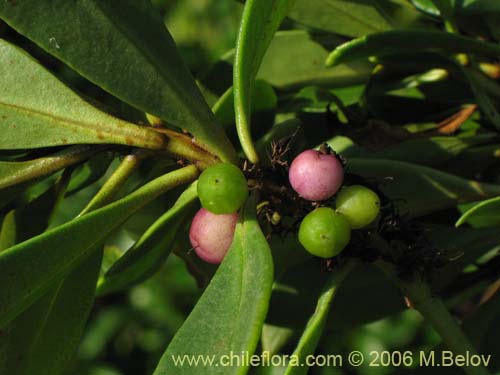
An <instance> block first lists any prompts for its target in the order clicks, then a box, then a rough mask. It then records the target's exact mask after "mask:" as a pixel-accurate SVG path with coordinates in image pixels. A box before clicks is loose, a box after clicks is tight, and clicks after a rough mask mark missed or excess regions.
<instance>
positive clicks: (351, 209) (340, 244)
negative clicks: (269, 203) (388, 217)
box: [189, 150, 380, 264]
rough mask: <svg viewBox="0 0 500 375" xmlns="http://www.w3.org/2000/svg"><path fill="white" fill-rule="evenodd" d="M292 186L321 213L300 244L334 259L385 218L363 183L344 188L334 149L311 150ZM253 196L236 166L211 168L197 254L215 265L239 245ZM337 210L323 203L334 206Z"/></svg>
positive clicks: (306, 223) (306, 220)
mask: <svg viewBox="0 0 500 375" xmlns="http://www.w3.org/2000/svg"><path fill="white" fill-rule="evenodd" d="M288 179H289V182H290V185H291V188H292V189H293V190H294V191H295V192H296V193H297V194H298V195H299V197H300V198H301V199H303V200H305V201H312V202H316V203H315V204H314V206H316V208H315V209H313V210H312V211H310V212H308V213H307V214H306V215H305V216H304V217H303V219H302V221H301V223H300V227H299V231H298V239H299V242H300V243H301V244H302V246H304V248H305V249H306V250H307V251H308V252H309V253H311V254H313V255H315V256H318V257H321V258H331V257H334V256H335V255H337V254H338V253H340V252H341V251H342V250H343V249H344V248H345V247H346V245H347V244H348V243H349V241H350V239H351V230H352V229H360V228H364V227H366V226H368V225H370V224H371V223H372V222H373V221H374V220H375V218H376V217H377V216H378V214H379V210H380V199H379V197H378V196H377V194H376V193H375V192H373V191H372V190H370V189H368V188H367V187H365V186H361V185H352V186H344V187H343V183H344V167H343V165H342V163H341V162H340V161H339V159H338V158H337V156H336V155H334V154H331V153H329V152H328V151H325V150H322V151H316V150H306V151H304V152H302V153H300V154H299V155H298V156H297V157H296V158H295V159H294V160H293V162H292V163H291V165H290V168H289V171H288ZM247 196H248V186H247V181H246V178H245V176H244V175H243V173H242V171H241V170H240V169H239V168H237V167H236V166H234V165H232V164H227V163H220V164H216V165H214V166H211V167H210V168H207V169H206V170H205V171H204V172H203V173H202V174H201V175H200V178H199V180H198V197H199V199H200V202H201V205H202V208H201V209H200V210H199V211H198V212H197V214H196V215H195V217H194V219H193V222H192V224H191V228H190V231H189V239H190V241H191V244H192V246H193V248H194V250H195V252H196V254H197V255H198V256H199V257H200V258H201V259H203V260H205V261H207V262H209V263H215V264H217V263H220V262H221V261H222V259H223V258H224V256H225V254H226V253H227V251H228V250H229V247H230V246H231V243H232V241H233V236H234V230H235V227H236V223H237V221H238V213H237V211H238V210H239V208H240V207H241V206H242V205H243V203H244V202H245V200H246V199H247ZM332 197H335V201H334V202H335V203H334V206H335V207H334V208H331V207H328V206H325V205H322V204H321V203H320V202H326V203H328V202H330V198H332Z"/></svg>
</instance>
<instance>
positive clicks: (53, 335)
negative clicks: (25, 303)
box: [0, 172, 102, 375]
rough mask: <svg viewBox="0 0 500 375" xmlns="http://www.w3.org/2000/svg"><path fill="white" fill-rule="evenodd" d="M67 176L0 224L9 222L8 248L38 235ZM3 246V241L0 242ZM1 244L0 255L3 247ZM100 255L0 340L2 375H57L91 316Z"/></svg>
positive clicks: (56, 285)
mask: <svg viewBox="0 0 500 375" xmlns="http://www.w3.org/2000/svg"><path fill="white" fill-rule="evenodd" d="M70 174H71V173H70V172H65V173H64V174H63V175H62V176H61V178H59V180H58V181H57V182H56V183H55V184H54V185H53V186H51V187H50V188H49V189H48V190H47V191H46V192H45V193H43V194H41V195H40V196H39V197H37V198H35V199H34V200H33V201H31V202H29V203H28V204H26V205H25V206H22V207H19V208H17V209H16V210H14V211H12V215H8V216H7V217H6V218H7V220H4V225H3V226H2V232H0V238H1V237H3V236H2V234H1V233H3V231H4V229H5V223H6V221H7V222H10V223H11V229H12V232H13V233H12V234H13V235H12V236H11V243H10V244H9V246H8V247H10V246H14V244H15V243H19V242H21V241H24V240H26V239H27V238H30V237H33V236H36V235H38V234H39V233H42V232H43V231H44V230H45V229H46V228H47V226H48V224H49V221H50V218H51V216H52V213H53V211H54V209H55V207H56V206H57V203H58V201H59V199H60V198H61V197H62V196H63V195H64V192H65V187H66V185H67V183H68V180H69V177H70ZM0 242H1V241H0ZM3 245H6V244H5V243H4V244H0V250H1V249H2V246H3ZM101 255H102V251H95V252H93V254H92V255H91V256H90V258H89V259H88V260H85V261H84V262H83V263H82V264H81V265H79V266H78V267H77V269H75V270H74V271H72V273H71V274H70V276H68V277H66V278H65V279H64V280H63V281H60V280H58V281H57V282H55V283H54V285H52V286H51V288H50V290H49V291H48V292H47V293H46V294H45V295H44V296H43V297H41V298H40V299H39V300H37V301H36V302H35V303H34V304H33V305H32V306H30V307H29V308H27V309H26V310H25V311H23V312H22V313H21V314H20V315H19V316H18V317H16V319H14V320H13V321H11V322H10V323H9V324H8V325H7V326H6V327H4V328H3V331H4V334H3V335H0V372H1V373H5V374H12V375H36V374H43V375H48V374H51V375H56V374H61V373H62V370H64V368H65V366H66V365H67V364H68V361H69V360H70V359H71V357H72V354H73V353H74V351H75V349H76V348H77V346H78V343H79V338H80V335H81V333H82V331H83V327H84V324H85V321H86V318H87V316H88V313H89V312H90V307H91V306H92V301H93V298H94V293H95V285H96V280H97V275H98V274H99V270H100V263H101Z"/></svg>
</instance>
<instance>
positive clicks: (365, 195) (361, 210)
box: [335, 185, 380, 229]
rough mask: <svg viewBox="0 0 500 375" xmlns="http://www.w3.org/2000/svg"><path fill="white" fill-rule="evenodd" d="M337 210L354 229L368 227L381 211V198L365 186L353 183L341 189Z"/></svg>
mask: <svg viewBox="0 0 500 375" xmlns="http://www.w3.org/2000/svg"><path fill="white" fill-rule="evenodd" d="M335 206H336V209H337V212H339V213H341V214H342V215H344V216H345V217H346V219H347V221H348V222H349V224H350V225H351V228H352V229H360V228H363V227H366V226H367V225H368V224H370V223H371V222H373V220H375V218H376V217H377V215H378V213H379V211H380V198H379V197H378V195H377V194H376V193H375V192H374V191H373V190H370V189H368V188H367V187H365V186H361V185H352V186H348V187H345V188H343V189H342V190H340V193H339V194H338V195H337V197H336V200H335Z"/></svg>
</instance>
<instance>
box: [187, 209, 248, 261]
mask: <svg viewBox="0 0 500 375" xmlns="http://www.w3.org/2000/svg"><path fill="white" fill-rule="evenodd" d="M237 221H238V214H236V213H233V214H222V215H216V214H213V213H211V212H210V211H207V210H205V209H204V208H202V209H200V210H199V211H198V212H197V213H196V215H195V216H194V218H193V222H192V223H191V228H189V241H191V245H192V246H193V248H194V251H195V252H196V254H197V255H198V256H199V257H200V258H201V259H203V260H204V261H206V262H208V263H214V264H218V263H220V262H222V259H224V256H225V255H226V253H227V251H228V250H229V248H230V247H231V243H232V242H233V237H234V228H235V227H236V222H237Z"/></svg>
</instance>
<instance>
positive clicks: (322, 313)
mask: <svg viewBox="0 0 500 375" xmlns="http://www.w3.org/2000/svg"><path fill="white" fill-rule="evenodd" d="M354 266H355V263H354V262H352V263H348V264H345V265H344V266H341V267H340V268H337V269H334V270H333V271H332V272H333V273H332V275H330V277H329V278H328V280H327V281H326V283H325V285H324V287H323V290H322V292H321V294H320V296H319V298H318V302H317V304H316V309H315V310H314V313H313V314H312V315H311V317H310V318H309V321H308V322H307V325H306V328H305V330H304V333H303V334H302V336H301V338H300V340H299V342H298V344H297V347H296V348H295V350H294V351H293V355H295V356H297V358H298V360H299V363H300V364H301V365H300V366H292V365H290V366H288V368H287V369H286V371H285V375H305V374H307V372H308V370H309V367H308V366H304V363H305V360H306V358H307V357H308V356H310V355H314V353H315V352H316V347H317V345H318V342H319V340H320V338H321V334H322V333H323V330H324V329H325V324H326V320H327V318H328V314H329V312H330V307H331V304H332V301H333V299H334V298H335V295H336V293H337V290H338V289H339V287H340V286H341V285H342V282H343V281H344V279H345V277H346V276H347V274H348V273H349V272H350V271H351V270H352V268H353V267H354Z"/></svg>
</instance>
